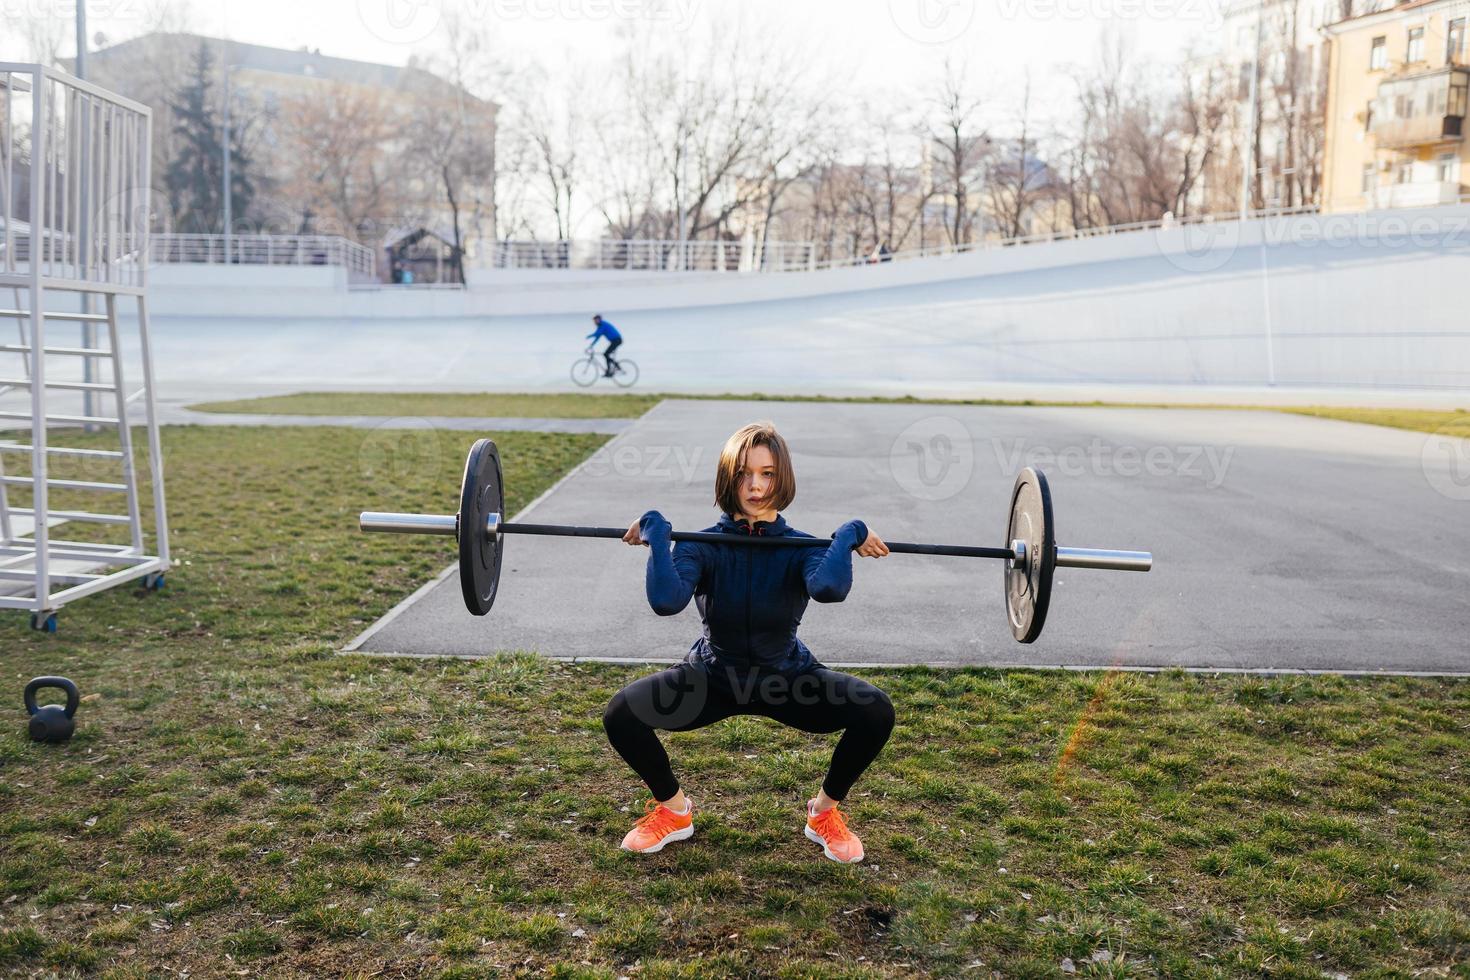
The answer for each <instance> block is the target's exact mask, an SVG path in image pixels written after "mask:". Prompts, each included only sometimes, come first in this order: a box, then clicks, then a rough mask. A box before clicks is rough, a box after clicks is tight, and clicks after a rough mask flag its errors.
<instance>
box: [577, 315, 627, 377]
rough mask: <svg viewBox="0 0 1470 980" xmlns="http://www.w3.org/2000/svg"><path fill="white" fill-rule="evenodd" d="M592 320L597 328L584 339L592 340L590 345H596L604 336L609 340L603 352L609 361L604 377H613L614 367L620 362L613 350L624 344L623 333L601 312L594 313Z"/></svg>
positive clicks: (604, 357) (605, 358)
mask: <svg viewBox="0 0 1470 980" xmlns="http://www.w3.org/2000/svg"><path fill="white" fill-rule="evenodd" d="M592 322H593V324H595V325H596V327H597V329H596V330H594V331H592V332H591V333H589V334H588V335H587V336H586V338H584V339H586V340H590V341H592V343H591V344H590V345H589V346H590V347H596V346H597V341H598V340H601V339H604V338H605V339H606V340H607V348H606V349H605V350H603V352H602V356H603V359H604V360H606V361H607V370H606V371H604V372H603V375H602V376H603V377H604V378H611V377H612V376H613V369H614V367H615V366H616V365H617V363H618V362H617V361H616V360H614V359H613V351H615V350H617V349H618V348H619V347H621V346H623V335H622V334H620V333H618V328H617V327H615V326H613V325H612V323H611V321H608V320H604V319H603V318H602V314H601V313H594V314H593V315H592Z"/></svg>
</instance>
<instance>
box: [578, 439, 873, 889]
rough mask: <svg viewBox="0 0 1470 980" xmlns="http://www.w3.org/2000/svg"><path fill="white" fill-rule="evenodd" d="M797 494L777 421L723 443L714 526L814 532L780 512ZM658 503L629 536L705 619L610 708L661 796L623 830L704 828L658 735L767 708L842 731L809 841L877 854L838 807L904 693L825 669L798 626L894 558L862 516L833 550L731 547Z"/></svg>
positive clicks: (627, 747)
mask: <svg viewBox="0 0 1470 980" xmlns="http://www.w3.org/2000/svg"><path fill="white" fill-rule="evenodd" d="M795 496H796V477H795V475H794V474H793V471H792V468H791V454H790V451H789V450H788V449H787V447H786V442H785V440H783V439H782V438H781V436H780V434H779V433H777V432H776V430H775V428H774V427H773V426H772V425H771V424H770V423H769V422H758V423H754V424H752V425H747V426H745V427H744V428H742V429H740V430H739V431H738V432H736V433H735V434H734V435H732V436H731V437H730V439H729V441H728V442H726V443H725V448H724V450H723V451H722V452H721V453H720V462H719V469H718V471H717V473H716V476H715V505H716V506H717V507H719V508H720V510H721V511H723V513H722V514H721V515H720V520H719V522H718V523H717V524H716V525H715V526H714V527H712V528H709V529H708V530H710V531H714V532H718V533H720V534H728V535H731V536H732V537H736V538H739V537H751V536H755V537H778V536H789V535H794V536H799V537H810V535H807V534H803V533H802V532H801V531H798V530H796V529H795V528H793V527H791V526H790V525H788V524H787V523H786V520H785V518H783V517H782V516H781V515H780V513H778V511H779V510H780V509H781V508H784V507H786V506H787V505H788V504H790V503H791V501H792V498H794V497H795ZM671 530H672V529H671V528H670V526H669V522H668V521H667V520H665V519H664V517H663V515H661V514H660V513H659V512H658V511H649V512H648V513H646V514H644V515H643V516H642V517H640V518H639V519H638V520H637V521H635V522H634V523H633V525H632V526H631V527H629V528H628V533H627V534H626V535H624V536H623V540H624V541H626V542H627V543H628V544H633V545H648V546H649V548H650V552H649V556H648V570H647V576H646V588H647V592H648V602H649V605H650V606H652V607H653V610H654V612H656V613H658V614H659V615H661V616H672V615H674V614H676V613H678V612H679V611H680V610H682V609H684V608H685V607H686V606H687V605H688V604H689V602H690V600H691V599H692V600H693V601H694V602H695V604H696V605H697V606H698V608H699V617H700V619H701V620H702V622H703V626H704V628H703V631H702V635H701V636H700V637H699V638H698V639H697V640H695V641H694V645H693V647H691V648H690V650H689V653H688V655H687V656H686V657H685V658H684V662H683V663H681V664H679V665H678V666H676V667H672V668H670V669H668V670H664V671H660V672H659V673H656V674H651V675H649V676H647V677H644V678H642V679H640V680H636V681H634V682H633V683H632V684H629V685H628V686H627V687H625V688H623V689H622V690H621V691H619V692H618V693H617V694H616V695H615V696H614V697H613V699H612V701H611V702H610V703H609V704H608V706H607V710H606V712H604V714H603V719H602V720H603V726H604V728H605V729H606V730H607V735H608V740H609V741H610V742H611V743H612V746H613V748H614V749H616V750H617V752H618V754H619V755H621V756H622V757H623V759H624V761H626V762H627V763H628V765H629V766H631V767H632V769H633V770H634V772H636V773H637V774H638V776H639V777H640V778H641V779H642V780H643V782H644V783H645V785H647V786H648V788H649V790H650V792H651V793H652V794H653V799H652V800H650V801H649V804H648V807H647V811H648V812H647V814H646V815H645V816H644V817H643V818H642V819H640V820H639V821H638V822H637V824H636V825H635V826H634V828H633V829H632V830H631V831H629V833H628V835H627V836H626V837H625V838H624V839H623V845H622V846H623V848H624V849H625V850H629V851H634V852H637V853H642V854H651V853H653V852H655V851H659V850H662V849H663V847H664V845H665V844H668V843H671V842H673V841H680V840H685V839H687V838H688V837H690V836H691V835H693V833H694V822H693V813H694V810H693V806H692V805H691V804H690V802H689V798H688V797H686V796H685V795H684V791H683V790H682V789H681V788H680V784H679V780H678V778H677V777H676V776H675V775H674V771H673V769H672V767H671V766H670V763H669V757H668V754H667V753H666V752H665V751H664V748H663V745H662V744H660V742H659V739H658V735H657V732H658V731H659V730H663V731H680V732H682V731H689V730H691V729H695V728H703V727H705V726H706V725H711V724H714V723H715V722H717V721H720V720H722V719H725V718H729V717H731V716H733V715H760V716H763V717H766V718H770V719H772V720H774V721H776V722H779V723H780V724H783V725H790V726H792V727H794V728H797V729H799V730H801V731H804V732H819V733H828V732H842V733H843V734H842V737H841V738H840V739H839V740H838V742H837V746H836V749H835V751H834V752H833V754H832V761H831V765H830V766H829V767H828V770H827V775H826V778H825V779H824V780H823V781H822V786H821V788H820V789H819V790H818V792H817V794H816V795H815V796H814V797H812V798H811V799H809V800H807V803H806V812H805V817H806V826H805V828H804V831H805V834H806V836H807V838H809V839H810V840H812V841H814V842H816V843H818V844H820V845H821V846H822V853H823V854H824V855H825V856H826V857H828V858H830V859H832V860H834V861H840V862H842V863H845V864H849V863H853V862H857V861H861V860H862V859H863V845H862V841H861V840H859V839H858V836H857V835H856V834H854V833H853V832H852V831H851V830H849V829H848V828H847V823H846V820H845V819H844V816H843V814H842V812H841V811H840V810H839V809H838V803H839V802H841V801H842V800H843V799H845V798H846V796H847V794H848V791H849V790H850V789H851V788H852V785H853V783H854V782H856V781H857V779H858V777H859V776H860V775H862V773H863V771H864V770H865V769H867V768H868V766H869V764H871V763H872V761H873V760H874V759H875V758H876V757H877V755H878V753H879V751H880V750H881V749H882V748H883V745H884V743H886V742H887V741H888V735H889V733H890V732H891V731H892V730H893V722H894V714H893V703H892V702H891V701H890V700H889V698H888V695H886V694H885V693H883V691H881V690H880V689H878V688H877V687H874V686H873V685H872V684H870V683H868V682H867V681H865V680H862V679H860V678H857V677H853V676H852V675H851V674H845V673H841V672H839V671H835V670H831V669H830V668H828V667H826V666H824V665H823V664H822V663H820V662H819V661H818V660H817V659H816V658H815V657H813V656H812V652H811V651H810V650H809V649H807V646H806V644H805V643H803V642H802V641H801V640H800V639H799V638H798V637H797V635H796V629H797V626H798V625H799V624H800V623H801V617H802V613H804V612H805V611H806V606H807V602H808V601H809V600H813V599H814V600H816V601H817V602H841V601H842V600H843V599H845V598H846V597H847V593H848V590H849V589H850V588H851V587H852V557H853V554H854V553H856V554H858V555H863V556H866V557H870V558H881V557H883V556H884V555H886V554H888V546H887V545H886V544H884V543H883V540H882V539H881V538H879V537H878V536H877V535H876V534H874V533H872V532H871V531H870V530H869V529H868V527H867V525H866V524H864V523H863V522H862V521H856V520H854V521H848V522H847V523H845V524H843V525H842V526H841V527H840V528H838V529H837V532H836V534H834V535H833V540H832V543H831V544H830V545H827V546H826V547H821V546H810V547H755V546H743V547H726V546H723V545H719V544H708V543H705V542H698V541H683V542H680V543H678V544H673V545H672V547H671V544H672V542H671V539H670V534H671Z"/></svg>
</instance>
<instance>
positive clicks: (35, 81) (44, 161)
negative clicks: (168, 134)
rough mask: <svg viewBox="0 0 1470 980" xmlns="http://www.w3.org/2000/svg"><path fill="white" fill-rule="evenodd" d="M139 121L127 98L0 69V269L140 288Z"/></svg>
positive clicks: (34, 71) (144, 162) (142, 179)
mask: <svg viewBox="0 0 1470 980" xmlns="http://www.w3.org/2000/svg"><path fill="white" fill-rule="evenodd" d="M148 125H149V113H148V109H147V107H146V106H143V105H140V104H138V103H136V102H133V101H132V100H130V99H125V98H123V97H122V96H120V95H117V94H115V93H113V92H108V91H107V90H105V89H102V88H99V87H98V86H96V85H91V84H89V83H87V82H84V81H82V80H80V79H77V78H73V77H71V76H70V75H67V74H65V73H63V72H59V71H56V70H55V69H51V68H45V67H42V66H40V65H24V64H3V63H0V226H3V229H0V271H3V272H6V273H17V274H20V273H28V272H30V271H31V269H32V265H33V263H34V266H35V268H37V269H38V270H39V272H40V275H42V276H43V277H46V278H51V279H64V280H67V281H68V282H81V283H88V284H93V285H105V286H114V287H123V288H124V289H136V288H141V286H142V281H143V269H142V265H143V263H142V262H141V259H142V257H143V256H142V252H143V249H144V248H145V246H146V243H147V240H148V179H149V174H148V165H149V160H148V145H149V144H148V138H149V132H148V128H147V127H148Z"/></svg>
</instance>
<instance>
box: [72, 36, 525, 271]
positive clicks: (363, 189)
mask: <svg viewBox="0 0 1470 980" xmlns="http://www.w3.org/2000/svg"><path fill="white" fill-rule="evenodd" d="M201 47H202V48H204V49H207V51H208V53H209V56H210V59H211V73H212V81H213V85H212V88H211V91H210V102H211V108H212V109H213V111H214V112H215V114H216V116H217V117H218V115H219V109H220V103H221V102H222V101H223V94H224V92H225V91H228V92H229V105H230V114H231V128H232V139H233V138H243V139H244V141H245V142H246V143H247V144H248V146H249V151H250V157H251V160H252V164H253V166H252V170H253V173H252V177H253V179H254V182H255V192H256V193H255V197H254V203H253V206H252V211H253V212H254V213H253V214H251V215H242V214H235V215H234V216H233V220H234V223H235V225H236V227H235V229H234V230H235V231H236V233H244V232H253V231H259V232H265V233H274V234H283V233H297V232H323V233H330V234H343V235H346V236H348V237H352V238H356V239H358V240H360V241H361V242H362V243H363V244H365V245H368V246H369V247H373V248H378V247H380V246H383V245H386V244H388V243H387V242H386V241H385V240H384V236H386V235H389V234H391V233H394V232H396V231H399V230H401V229H402V228H403V227H404V226H405V225H411V226H429V227H432V228H447V229H452V228H453V227H454V226H455V224H456V219H457V221H458V224H459V227H460V234H461V238H462V240H463V241H464V243H465V254H466V255H467V256H470V257H473V256H474V255H475V253H476V251H477V246H479V245H480V243H486V242H493V241H494V238H495V185H494V169H495V168H494V154H495V128H496V115H497V112H498V109H499V106H498V105H497V104H496V103H494V102H491V101H488V100H482V99H479V98H476V97H475V96H474V95H472V94H471V93H469V92H467V91H465V90H464V89H462V88H461V87H460V86H458V85H455V84H454V83H452V82H450V81H448V80H446V79H444V78H441V77H439V76H438V75H435V74H434V73H432V72H430V71H427V70H425V69H424V68H422V67H419V66H418V65H416V64H415V63H414V62H413V60H412V59H411V60H410V63H409V64H408V65H406V66H397V65H382V64H374V63H371V62H364V61H354V60H351V59H348V58H335V57H331V56H329V55H323V54H322V53H321V52H320V50H309V49H306V48H301V49H298V50H294V51H293V50H286V49H282V48H271V47H266V46H263V45H258V44H245V43H243V42H239V41H227V40H222V39H220V38H212V37H203V36H200V35H197V34H183V33H151V34H146V35H143V36H141V37H137V38H134V39H132V40H129V41H124V42H121V43H118V44H114V45H111V46H108V47H104V48H102V49H101V50H98V51H94V52H92V53H91V54H90V55H89V56H88V73H89V75H90V77H91V78H92V79H93V80H94V81H97V82H98V83H100V84H102V85H104V86H106V87H108V88H110V89H112V90H114V91H117V92H120V93H122V94H124V95H127V96H129V97H130V98H134V99H136V100H138V101H140V102H143V103H145V104H146V105H149V106H151V107H152V108H153V110H154V140H153V147H154V162H153V176H154V181H155V189H156V190H157V189H158V187H159V185H160V183H161V181H162V180H163V175H164V174H165V172H166V171H167V169H168V165H169V163H170V161H171V160H172V159H173V158H174V156H175V155H176V154H177V153H178V151H179V139H180V137H179V134H178V132H177V131H176V129H177V119H176V115H175V110H174V104H175V102H176V101H177V100H178V98H179V97H180V90H181V89H182V88H184V87H185V86H187V85H190V84H192V83H193V81H194V79H195V66H194V62H195V58H196V57H197V55H198V52H199V51H200V49H201ZM456 120H460V121H461V122H460V123H459V126H460V130H461V131H459V132H456V131H453V129H452V127H453V125H454V124H455V121H456ZM431 123H432V125H431ZM428 141H435V147H436V148H440V147H443V148H447V149H443V151H442V152H441V153H440V156H439V157H433V156H428V155H426V154H423V153H415V152H414V151H415V150H417V149H421V148H422V144H424V143H425V142H428ZM455 153H458V155H459V158H456V157H455V155H454V154H455ZM461 158H462V159H461ZM317 172H319V173H320V174H321V175H322V176H320V177H319V179H317V180H316V181H314V182H304V181H303V174H305V175H307V176H312V175H314V174H316V173H317ZM446 174H452V175H453V177H454V179H455V186H454V198H453V200H452V201H451V200H450V197H449V193H448V191H447V190H446V188H445V186H444V180H445V175H446ZM159 199H160V200H164V201H166V200H167V196H166V194H164V193H162V192H161V191H160V194H159ZM456 210H457V212H458V213H457V214H456V213H455V212H456ZM186 230H191V231H192V230H196V229H192V228H191V229H186ZM211 230H214V229H211ZM451 237H452V235H451Z"/></svg>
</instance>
